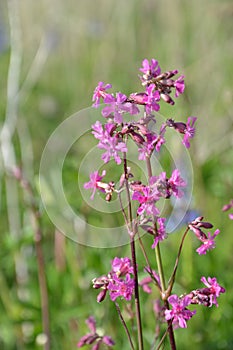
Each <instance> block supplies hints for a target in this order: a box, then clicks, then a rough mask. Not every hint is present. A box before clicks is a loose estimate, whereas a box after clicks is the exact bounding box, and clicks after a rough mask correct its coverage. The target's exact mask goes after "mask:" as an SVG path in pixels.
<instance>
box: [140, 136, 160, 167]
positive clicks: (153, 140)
mask: <svg viewBox="0 0 233 350" xmlns="http://www.w3.org/2000/svg"><path fill="white" fill-rule="evenodd" d="M145 139H146V140H145V141H144V142H143V144H142V145H140V147H139V149H138V153H139V157H138V159H139V160H146V158H147V157H149V156H150V155H151V154H152V152H153V151H154V149H155V150H156V151H157V152H159V151H160V147H161V146H162V144H163V143H165V140H164V138H163V136H162V135H156V134H155V133H152V132H148V133H147V134H146V135H145Z"/></svg>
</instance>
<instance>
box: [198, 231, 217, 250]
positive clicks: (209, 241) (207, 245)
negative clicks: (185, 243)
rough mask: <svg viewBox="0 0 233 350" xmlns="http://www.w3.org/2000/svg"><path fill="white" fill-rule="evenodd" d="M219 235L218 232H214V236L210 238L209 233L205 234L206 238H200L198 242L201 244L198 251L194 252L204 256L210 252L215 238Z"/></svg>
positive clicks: (213, 246)
mask: <svg viewBox="0 0 233 350" xmlns="http://www.w3.org/2000/svg"><path fill="white" fill-rule="evenodd" d="M219 233H220V230H216V231H215V232H214V234H213V235H212V236H211V233H210V232H208V233H207V237H206V238H201V239H200V241H201V242H202V243H203V244H202V245H201V246H200V247H199V248H198V249H196V252H197V253H198V254H199V255H203V254H206V252H207V251H208V250H212V249H214V248H215V241H214V239H215V237H216V236H217V235H218V234H219Z"/></svg>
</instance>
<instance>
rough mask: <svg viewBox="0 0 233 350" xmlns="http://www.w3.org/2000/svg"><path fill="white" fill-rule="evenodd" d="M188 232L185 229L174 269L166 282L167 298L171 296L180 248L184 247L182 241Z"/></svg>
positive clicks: (187, 229)
mask: <svg viewBox="0 0 233 350" xmlns="http://www.w3.org/2000/svg"><path fill="white" fill-rule="evenodd" d="M188 231H189V227H187V228H186V230H185V232H184V234H183V236H182V239H181V243H180V247H179V251H178V254H177V258H176V262H175V265H174V269H173V272H172V275H171V277H170V279H169V281H168V288H167V290H166V293H165V294H166V297H167V298H168V297H169V295H170V294H171V291H172V288H173V284H174V282H175V277H176V271H177V268H178V264H179V261H180V255H181V251H182V248H183V245H184V240H185V237H186V236H187V233H188Z"/></svg>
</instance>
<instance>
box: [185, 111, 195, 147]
mask: <svg viewBox="0 0 233 350" xmlns="http://www.w3.org/2000/svg"><path fill="white" fill-rule="evenodd" d="M196 120H197V118H196V117H188V121H187V123H186V129H185V131H184V138H183V141H182V143H183V144H184V145H185V147H186V148H189V147H190V142H189V139H192V138H193V137H194V135H195V128H194V124H195V122H196Z"/></svg>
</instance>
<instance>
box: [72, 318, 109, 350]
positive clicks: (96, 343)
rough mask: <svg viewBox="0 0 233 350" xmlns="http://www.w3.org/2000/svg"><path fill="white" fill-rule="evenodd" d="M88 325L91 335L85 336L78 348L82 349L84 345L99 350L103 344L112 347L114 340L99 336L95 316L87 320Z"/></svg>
mask: <svg viewBox="0 0 233 350" xmlns="http://www.w3.org/2000/svg"><path fill="white" fill-rule="evenodd" d="M86 324H87V326H88V328H89V330H90V333H87V334H85V335H84V336H82V337H81V339H80V340H79V342H78V344H77V347H78V348H81V347H83V346H84V345H93V346H92V350H98V349H99V348H100V345H101V344H102V343H104V344H106V345H107V346H108V347H112V346H113V345H114V344H115V343H114V341H113V340H112V338H111V337H110V336H108V335H104V336H102V335H99V334H98V333H97V330H96V321H95V318H94V317H93V316H90V317H89V318H88V319H87V320H86Z"/></svg>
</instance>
